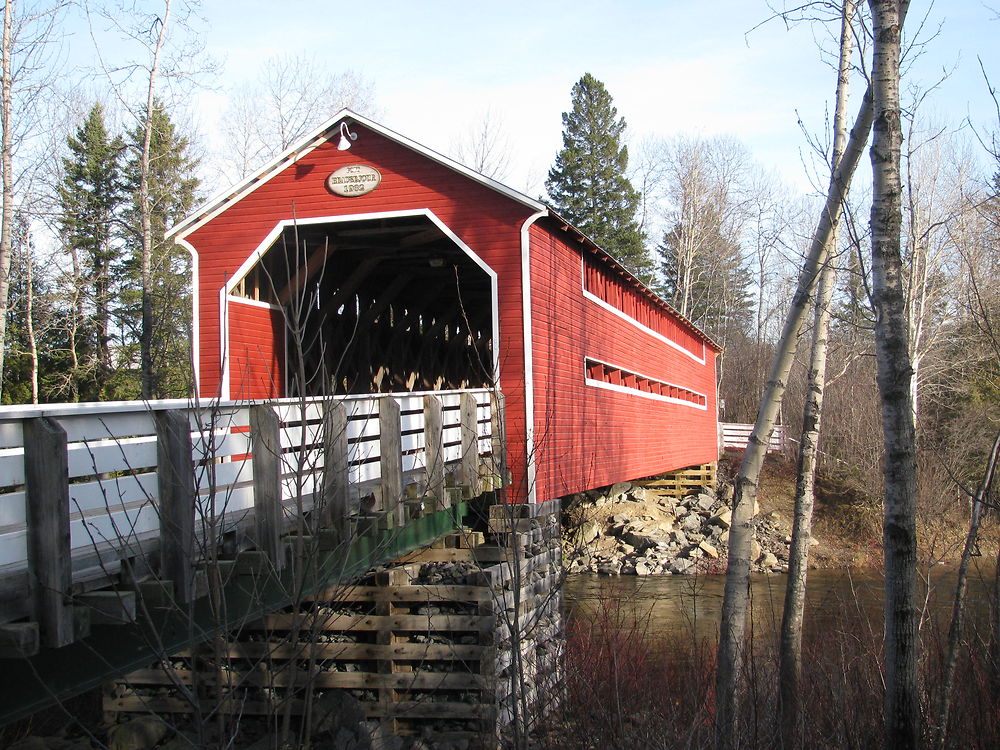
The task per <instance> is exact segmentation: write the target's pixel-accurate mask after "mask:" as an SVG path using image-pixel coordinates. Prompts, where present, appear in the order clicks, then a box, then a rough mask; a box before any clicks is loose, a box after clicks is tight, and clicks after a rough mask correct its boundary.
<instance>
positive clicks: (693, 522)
mask: <svg viewBox="0 0 1000 750" xmlns="http://www.w3.org/2000/svg"><path fill="white" fill-rule="evenodd" d="M681 528H682V529H684V531H698V530H699V529H701V516H699V515H698V514H697V513H688V514H687V515H686V516H684V520H683V521H681Z"/></svg>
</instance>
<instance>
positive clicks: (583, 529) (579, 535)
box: [576, 519, 602, 544]
mask: <svg viewBox="0 0 1000 750" xmlns="http://www.w3.org/2000/svg"><path fill="white" fill-rule="evenodd" d="M601 530H602V525H601V524H599V523H598V522H597V521H595V520H593V519H591V520H589V521H584V522H583V523H582V524H580V525H579V526H578V527H577V529H576V542H577V544H587V543H588V542H592V541H594V540H595V539H596V538H597V537H598V535H599V534H600V533H601Z"/></svg>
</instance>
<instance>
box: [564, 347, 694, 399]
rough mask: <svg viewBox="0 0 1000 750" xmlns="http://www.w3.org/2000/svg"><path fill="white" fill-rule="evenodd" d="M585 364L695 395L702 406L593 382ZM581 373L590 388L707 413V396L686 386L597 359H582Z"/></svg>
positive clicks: (623, 386)
mask: <svg viewBox="0 0 1000 750" xmlns="http://www.w3.org/2000/svg"><path fill="white" fill-rule="evenodd" d="M587 362H595V363H597V364H600V365H604V366H605V367H612V368H614V369H616V370H623V371H625V372H628V373H632V374H633V375H638V376H639V377H640V378H645V379H646V380H652V381H655V382H657V383H662V384H663V385H667V386H670V387H671V388H682V389H684V390H685V391H689V392H690V393H693V394H695V395H696V396H701V397H702V398H703V399H705V403H704V404H696V403H694V402H693V401H688V400H687V399H683V398H674V397H673V396H663V395H661V394H659V393H650V392H649V391H643V390H640V389H638V388H629V387H628V386H627V385H617V384H615V383H606V382H605V381H603V380H595V379H593V378H591V377H588V376H587ZM583 372H584V378H583V380H584V383H586V384H587V385H589V386H591V387H592V388H603V389H604V390H607V391H616V392H618V393H627V394H628V395H630V396H640V397H642V398H648V399H650V400H652V401H664V402H666V403H668V404H677V405H678V406H688V407H690V408H692V409H698V410H699V411H708V396H707V395H705V394H704V393H702V392H701V391H696V390H694V389H693V388H688V387H687V386H686V385H678V384H677V383H670V382H668V381H666V380H660V378H654V377H651V376H649V375H644V374H643V373H641V372H638V371H636V370H633V369H632V368H631V367H624V366H623V365H616V364H612V363H611V362H606V361H604V360H603V359H598V358H597V357H587V356H585V357H584V358H583Z"/></svg>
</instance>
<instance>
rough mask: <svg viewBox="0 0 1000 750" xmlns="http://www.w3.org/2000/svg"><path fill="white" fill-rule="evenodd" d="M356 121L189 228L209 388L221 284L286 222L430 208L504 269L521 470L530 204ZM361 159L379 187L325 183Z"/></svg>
mask: <svg viewBox="0 0 1000 750" xmlns="http://www.w3.org/2000/svg"><path fill="white" fill-rule="evenodd" d="M352 128H353V129H354V130H355V131H356V132H357V133H358V139H357V140H356V141H354V143H353V146H352V148H351V149H350V150H349V151H338V150H337V148H336V145H335V142H334V143H326V144H323V145H321V146H319V147H318V148H316V149H315V150H313V151H311V152H310V153H308V154H306V155H305V156H303V157H302V158H300V159H299V161H298V162H296V163H294V164H290V165H288V166H286V167H285V168H284V169H283V170H282V171H281V172H280V173H279V174H277V175H276V176H274V177H273V178H271V179H270V180H268V181H267V182H265V183H263V184H261V185H260V186H259V187H257V188H256V189H255V190H254V191H253V192H251V193H249V194H248V195H246V196H244V197H243V198H242V199H240V200H239V201H238V202H236V203H234V204H233V205H231V206H229V207H228V208H226V210H225V211H223V212H222V213H221V214H220V215H218V216H216V217H215V218H213V219H212V220H211V221H209V222H208V223H206V224H205V225H204V226H202V227H200V228H198V229H197V230H196V231H194V232H192V233H191V234H189V235H187V237H186V239H187V241H188V242H190V243H191V244H192V245H193V246H194V247H195V248H196V250H197V251H198V254H199V270H200V281H199V284H200V287H199V291H200V300H201V303H200V310H199V314H200V331H201V356H200V366H201V390H202V393H203V394H205V395H215V394H216V393H217V391H218V388H219V376H220V366H221V365H220V351H221V347H220V341H219V319H220V315H219V290H220V289H221V288H222V286H223V285H224V284H225V282H226V281H227V280H228V279H230V278H231V277H232V276H233V274H234V273H235V272H236V271H237V269H238V268H239V267H240V266H241V265H242V263H243V262H244V261H245V260H246V258H247V257H248V256H249V255H250V253H252V252H253V251H254V250H255V249H256V248H257V246H258V245H259V244H260V243H261V242H262V241H263V240H264V239H265V237H266V236H267V234H268V233H269V232H270V231H271V230H272V229H273V228H274V227H275V226H276V225H277V223H278V222H279V221H281V220H288V219H291V218H292V217H293V216H296V217H298V218H300V219H304V218H310V217H324V216H344V215H353V214H364V213H379V212H386V211H407V210H419V209H429V210H431V211H432V212H433V213H434V215H435V216H437V218H438V219H440V220H441V221H443V222H444V223H445V224H446V225H447V226H448V227H449V228H450V229H451V230H452V231H453V232H454V233H455V234H456V235H457V236H458V237H459V238H461V240H462V241H463V242H465V244H467V245H468V246H469V247H470V248H471V249H472V250H473V252H475V253H476V254H477V255H479V257H480V258H482V259H483V260H484V261H485V262H486V263H487V264H488V265H489V266H490V267H491V268H492V269H493V270H494V271H495V272H496V273H497V275H498V288H499V290H500V291H499V298H500V299H499V306H500V313H499V319H500V340H499V342H495V345H497V346H498V347H499V351H500V370H501V383H500V385H501V388H502V390H503V393H504V395H505V397H506V404H507V434H508V442H509V444H510V446H509V450H510V459H511V460H510V465H511V467H512V468H514V469H515V471H516V468H517V467H523V465H524V462H525V453H524V451H525V448H524V444H525V429H524V424H525V420H524V415H525V412H524V408H525V406H524V404H525V402H524V380H523V371H524V353H523V327H522V315H521V262H520V228H521V226H522V224H523V222H524V221H525V219H526V218H527V217H528V216H529V215H530V213H531V210H530V209H529V208H528V207H526V206H524V205H521V204H518V203H517V202H515V201H513V200H511V199H510V198H507V197H506V196H503V195H501V194H500V193H497V192H495V191H494V190H491V189H489V188H487V187H485V186H483V185H480V184H478V183H476V182H474V181H472V180H470V179H468V178H466V177H464V176H462V175H460V174H458V173H456V172H454V171H452V170H450V169H448V168H446V167H444V166H442V165H440V164H437V163H436V162H434V161H432V160H430V159H428V158H427V157H425V156H423V155H421V154H419V153H417V152H415V151H413V150H411V149H409V148H406V147H404V146H402V145H400V144H398V143H396V142H394V141H392V140H390V139H388V138H385V137H383V136H381V135H379V134H378V133H375V132H373V131H371V130H369V129H367V128H365V127H363V126H361V125H360V124H359V125H353V126H352ZM357 163H364V164H370V165H372V166H374V167H375V168H377V169H378V170H379V171H380V172H381V174H382V182H381V184H380V186H379V187H378V188H377V189H376V190H374V191H373V192H371V193H369V194H367V195H364V196H358V197H352V198H343V197H338V196H335V195H332V194H331V193H330V192H329V191H327V189H326V187H325V185H324V182H325V180H326V178H327V176H328V175H329V174H330V173H331V172H333V171H334V170H336V169H338V168H339V167H342V166H344V165H346V164H357ZM482 304H489V300H483V301H482ZM236 307H237V306H236V305H230V309H231V310H234V309H235V308H236ZM231 372H232V374H233V378H232V382H231V387H232V391H231V396H232V397H233V398H238V397H245V396H249V395H250V394H249V393H248V392H244V391H242V390H241V387H242V385H241V381H239V380H238V379H237V377H236V365H235V362H234V363H233V365H232V368H231ZM279 394H280V391H277V390H276V391H274V392H273V393H270V394H267V395H279ZM515 480H516V482H517V483H518V485H519V486H520V487H521V493H522V494H523V482H524V476H523V472H522V473H520V474H518V473H515Z"/></svg>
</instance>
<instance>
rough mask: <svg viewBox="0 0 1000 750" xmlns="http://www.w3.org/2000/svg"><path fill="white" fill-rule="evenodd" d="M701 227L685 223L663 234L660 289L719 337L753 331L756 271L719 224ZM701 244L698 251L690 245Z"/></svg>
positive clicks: (666, 297)
mask: <svg viewBox="0 0 1000 750" xmlns="http://www.w3.org/2000/svg"><path fill="white" fill-rule="evenodd" d="M705 229H706V227H704V226H702V227H700V228H699V230H698V238H697V243H695V242H694V241H693V238H692V235H693V234H694V233H695V232H694V230H693V229H692V228H691V227H688V226H686V225H684V224H682V223H678V224H675V225H674V226H673V228H671V229H670V230H668V231H667V232H665V233H664V235H663V241H662V242H661V243H660V245H658V246H657V248H656V251H657V255H658V256H659V259H660V273H661V276H662V278H663V284H662V286H661V287H660V289H659V290H658V291H659V292H660V294H661V296H663V298H664V299H666V300H667V301H668V302H669V303H670V304H671V305H672V306H673V307H674V308H675V309H676V310H678V311H679V312H681V314H683V315H685V316H686V317H688V318H689V319H690V320H691V321H692V322H694V324H695V325H697V326H699V327H700V328H703V329H704V330H705V332H706V333H708V334H709V335H710V336H712V337H713V338H715V339H716V340H717V341H719V342H720V343H723V344H725V342H726V341H728V340H729V339H730V337H731V336H733V335H735V334H738V333H746V332H748V330H749V328H750V325H751V313H752V311H753V304H752V302H751V297H750V286H751V276H750V272H749V271H748V270H747V268H746V266H745V264H744V263H743V258H742V254H741V252H740V246H739V243H738V242H736V241H735V240H733V239H732V238H729V237H727V236H726V235H725V233H723V232H721V231H720V227H719V226H715V227H714V228H713V229H711V230H710V231H707V232H706V231H705ZM694 244H697V246H698V252H692V251H691V247H692V246H693V245H694Z"/></svg>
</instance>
